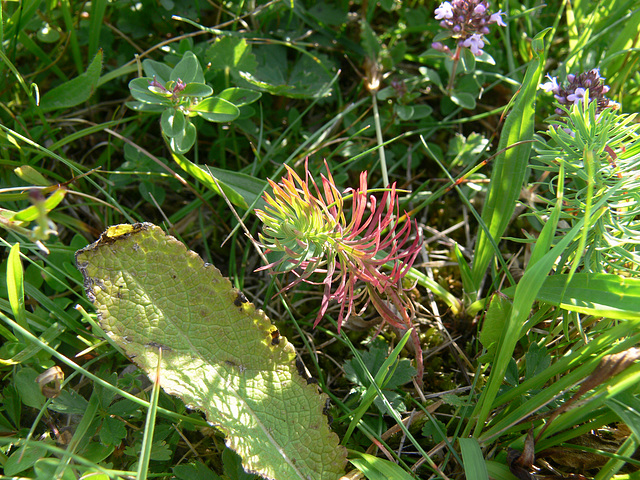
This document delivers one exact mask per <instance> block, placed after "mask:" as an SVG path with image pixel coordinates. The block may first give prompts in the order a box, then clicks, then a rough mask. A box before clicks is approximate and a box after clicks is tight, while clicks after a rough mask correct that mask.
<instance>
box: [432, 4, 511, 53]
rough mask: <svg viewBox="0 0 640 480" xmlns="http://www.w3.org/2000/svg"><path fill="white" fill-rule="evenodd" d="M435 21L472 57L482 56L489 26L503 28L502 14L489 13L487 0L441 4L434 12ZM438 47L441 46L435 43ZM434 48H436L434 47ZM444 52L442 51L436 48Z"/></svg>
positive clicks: (441, 49)
mask: <svg viewBox="0 0 640 480" xmlns="http://www.w3.org/2000/svg"><path fill="white" fill-rule="evenodd" d="M435 14H436V17H435V18H436V20H440V25H441V26H442V27H443V28H446V29H448V30H451V32H452V34H453V35H452V36H453V37H454V38H456V39H457V40H458V46H459V47H466V48H469V49H470V50H471V53H473V54H474V55H482V53H483V52H482V48H483V47H484V45H485V40H484V38H483V35H487V34H488V33H489V25H491V24H494V23H495V24H496V25H499V26H501V27H505V26H506V24H505V23H504V21H503V19H502V15H504V13H503V12H502V11H498V12H497V13H491V12H489V2H488V1H487V0H451V1H450V2H442V3H441V4H440V6H439V7H438V8H436V10H435ZM436 44H437V45H438V46H440V45H442V44H440V43H439V42H436ZM434 48H436V47H434ZM436 49H437V50H440V51H444V49H443V48H442V47H441V48H436Z"/></svg>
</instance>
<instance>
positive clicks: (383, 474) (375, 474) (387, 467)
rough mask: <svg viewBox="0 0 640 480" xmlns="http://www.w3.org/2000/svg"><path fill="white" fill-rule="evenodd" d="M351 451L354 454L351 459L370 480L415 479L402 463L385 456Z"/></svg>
mask: <svg viewBox="0 0 640 480" xmlns="http://www.w3.org/2000/svg"><path fill="white" fill-rule="evenodd" d="M349 453H350V454H351V456H352V458H349V461H350V462H351V463H352V464H353V466H354V467H356V468H357V469H358V470H360V471H361V472H362V473H363V474H364V475H365V477H367V478H368V479H369V480H391V479H393V480H414V477H413V476H412V475H411V474H410V473H408V472H406V471H405V470H404V469H403V468H402V467H400V465H398V464H397V463H393V462H390V461H389V460H387V459H385V458H379V457H374V456H373V455H369V454H368V453H360V452H355V451H351V452H349Z"/></svg>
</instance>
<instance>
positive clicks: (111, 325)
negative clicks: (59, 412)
mask: <svg viewBox="0 0 640 480" xmlns="http://www.w3.org/2000/svg"><path fill="white" fill-rule="evenodd" d="M76 261H77V265H78V268H79V269H80V271H81V272H82V274H83V276H84V281H85V288H86V291H87V296H88V297H89V299H90V300H91V301H93V302H94V303H95V305H96V309H97V311H98V315H99V319H100V325H101V326H102V328H104V330H105V331H106V332H107V335H109V337H110V338H111V339H112V340H113V341H114V342H116V343H117V344H118V345H119V346H120V347H121V348H122V349H123V350H124V351H125V352H126V353H127V355H128V356H129V357H130V358H131V359H132V360H133V361H134V362H135V363H136V364H137V365H139V366H140V367H141V368H142V369H144V370H145V371H146V372H147V373H149V374H151V375H155V373H154V372H155V370H156V366H157V365H158V351H159V349H162V359H161V362H160V368H161V375H160V379H159V381H160V384H161V386H162V388H163V389H164V390H165V391H166V392H167V393H170V394H172V395H177V396H178V397H180V398H181V399H182V400H183V401H184V402H185V404H187V405H189V406H190V407H192V408H198V409H200V410H202V411H204V412H205V414H206V416H207V420H208V421H210V422H211V423H212V424H214V425H215V426H216V427H217V428H219V429H220V430H221V431H223V432H224V433H225V435H226V436H227V440H226V441H227V445H228V446H229V447H230V448H232V449H234V450H235V451H236V452H237V453H238V454H239V455H240V456H241V457H242V459H243V460H242V462H243V465H244V468H245V469H246V470H248V471H251V472H255V473H258V474H260V475H262V476H264V477H266V478H271V479H278V480H288V479H296V480H297V479H305V480H306V479H309V478H312V479H331V480H337V478H338V477H340V475H341V474H342V472H343V469H344V466H345V462H346V451H345V449H344V448H343V447H340V446H339V445H338V437H337V435H335V434H334V433H332V432H331V431H330V430H329V427H328V425H327V419H326V417H325V416H324V415H323V414H322V410H323V408H324V405H325V396H324V395H320V394H319V393H318V390H317V386H315V385H313V384H311V385H309V384H307V381H306V380H305V379H304V378H302V377H301V376H300V375H299V374H298V373H297V370H296V366H295V362H294V359H295V351H294V349H293V347H292V345H291V344H290V343H289V342H288V341H287V340H286V338H284V337H282V336H279V335H277V334H276V332H277V329H276V328H275V327H274V326H273V325H272V324H271V322H270V321H269V319H268V318H267V317H266V315H265V314H264V312H262V311H260V310H256V309H255V307H254V306H253V305H252V304H251V303H248V302H247V300H246V298H245V297H244V295H242V294H241V293H240V292H238V291H237V290H235V289H234V288H232V287H231V283H230V282H229V280H228V279H226V278H224V277H223V276H222V275H221V274H220V272H219V271H218V269H216V268H215V267H214V266H212V265H208V264H205V263H204V261H203V260H202V259H201V258H200V257H199V256H198V255H197V254H196V253H194V252H191V251H189V250H187V248H186V247H185V246H184V245H183V244H182V243H180V242H179V241H177V240H176V239H175V238H173V237H171V236H168V235H166V234H165V233H164V232H163V231H162V230H161V229H160V228H159V227H156V226H155V225H151V224H149V223H143V224H135V225H119V226H117V227H111V228H110V229H109V230H107V232H105V233H104V234H103V235H102V236H101V237H100V239H99V240H98V241H97V242H95V243H94V244H92V245H90V246H88V247H86V248H84V249H83V250H80V251H78V252H77V254H76Z"/></svg>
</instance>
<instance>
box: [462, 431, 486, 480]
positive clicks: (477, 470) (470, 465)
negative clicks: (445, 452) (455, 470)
mask: <svg viewBox="0 0 640 480" xmlns="http://www.w3.org/2000/svg"><path fill="white" fill-rule="evenodd" d="M458 442H459V443H460V451H461V452H462V461H463V462H464V473H465V476H466V477H467V480H489V472H488V471H487V465H486V463H485V462H484V457H483V456H482V450H480V445H479V444H478V441H477V440H476V439H475V438H459V439H458Z"/></svg>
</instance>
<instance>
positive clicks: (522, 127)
mask: <svg viewBox="0 0 640 480" xmlns="http://www.w3.org/2000/svg"><path fill="white" fill-rule="evenodd" d="M547 31H548V30H544V31H543V32H541V33H539V34H538V35H536V37H535V39H534V42H533V45H534V46H536V45H537V46H538V48H537V49H536V50H535V51H536V53H537V55H538V58H537V59H536V60H534V61H532V63H531V64H530V65H529V68H528V69H527V73H526V75H525V78H524V81H523V82H522V87H521V88H520V93H518V94H517V97H516V100H515V103H514V107H513V110H512V111H511V113H510V114H509V116H508V117H507V120H506V121H505V125H504V128H503V130H502V135H501V137H500V144H499V145H498V150H502V149H504V148H506V147H508V146H509V145H512V144H515V143H516V142H521V141H523V140H531V139H533V126H534V114H535V99H536V91H537V89H538V84H539V83H540V77H541V75H542V69H543V67H544V51H543V45H542V42H543V38H544V36H545V34H546V33H547ZM530 151H531V144H530V143H524V144H520V145H518V146H516V147H513V148H509V149H507V150H506V151H504V153H502V154H500V155H498V157H497V158H496V161H495V164H494V167H493V173H492V174H491V184H490V189H489V194H488V196H487V200H486V203H485V205H484V209H483V211H482V219H483V220H484V221H485V223H486V224H487V226H488V227H489V232H490V233H491V236H492V237H493V238H494V239H496V241H498V240H499V239H500V237H501V236H502V234H503V233H504V231H505V229H506V228H507V225H508V224H509V221H510V220H511V215H512V214H513V212H514V210H515V207H516V201H517V200H518V197H519V195H520V189H521V188H522V185H523V182H524V176H525V172H526V169H527V165H528V162H529V152H530ZM494 253H495V252H494V251H493V248H492V246H491V242H490V241H489V239H488V238H487V235H486V234H485V232H484V231H482V230H480V231H479V234H478V241H477V245H476V251H475V256H474V261H473V266H472V268H471V274H472V279H473V283H474V286H475V289H476V291H477V290H478V288H479V287H480V282H481V281H482V277H484V275H485V272H486V270H487V267H488V266H489V262H490V261H491V259H492V258H493V255H494ZM469 293H470V294H471V293H472V292H469Z"/></svg>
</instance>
